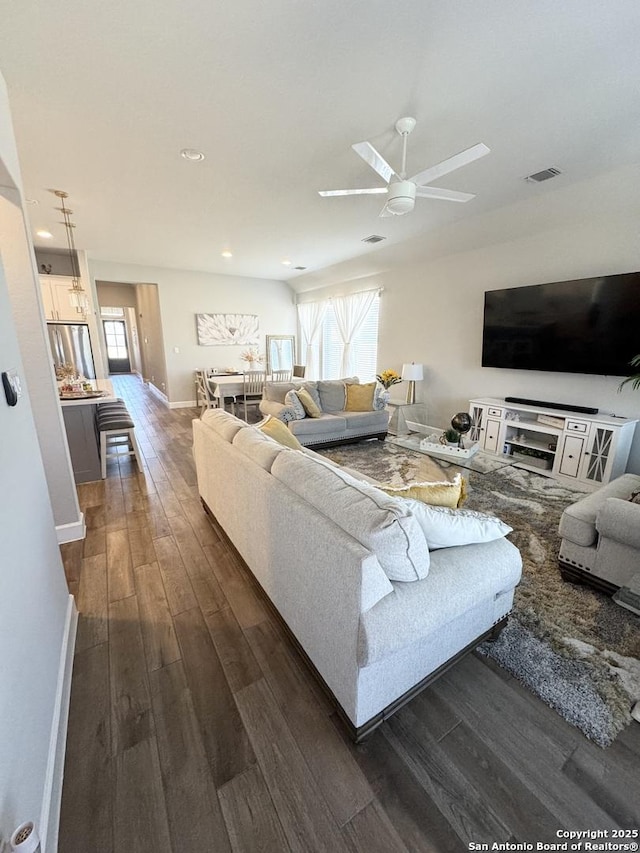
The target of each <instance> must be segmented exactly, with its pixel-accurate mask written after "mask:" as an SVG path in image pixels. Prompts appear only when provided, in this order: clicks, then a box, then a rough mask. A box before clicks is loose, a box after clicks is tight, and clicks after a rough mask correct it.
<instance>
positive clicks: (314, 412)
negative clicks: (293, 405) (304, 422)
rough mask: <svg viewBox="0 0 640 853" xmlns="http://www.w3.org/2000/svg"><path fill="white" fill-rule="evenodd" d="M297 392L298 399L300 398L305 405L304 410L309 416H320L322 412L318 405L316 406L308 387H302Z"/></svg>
mask: <svg viewBox="0 0 640 853" xmlns="http://www.w3.org/2000/svg"><path fill="white" fill-rule="evenodd" d="M296 394H297V395H298V400H300V402H301V403H302V405H303V406H304V410H305V412H306V413H307V414H308V415H309V417H310V418H319V417H320V415H321V414H322V412H321V411H320V409H319V408H318V406H316V404H315V402H314V399H313V397H312V396H311V394H310V393H309V392H308V391H307V389H306V388H300V390H299V391H296Z"/></svg>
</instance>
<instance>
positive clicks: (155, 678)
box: [59, 377, 640, 853]
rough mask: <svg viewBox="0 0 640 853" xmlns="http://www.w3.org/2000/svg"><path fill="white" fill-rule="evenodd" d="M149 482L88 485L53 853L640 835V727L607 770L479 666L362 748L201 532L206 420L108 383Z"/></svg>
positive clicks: (122, 471)
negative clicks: (629, 831)
mask: <svg viewBox="0 0 640 853" xmlns="http://www.w3.org/2000/svg"><path fill="white" fill-rule="evenodd" d="M115 384H116V386H117V390H118V393H119V394H120V395H121V396H123V397H125V398H126V400H127V402H128V404H129V407H130V409H131V411H132V413H133V415H134V418H135V422H136V433H137V434H138V436H139V442H140V446H141V449H142V453H143V455H144V470H143V471H142V472H138V471H137V469H136V467H135V465H131V464H129V463H128V462H124V461H123V462H122V463H121V464H120V465H118V463H116V462H113V463H110V466H109V472H108V478H107V480H105V481H104V482H98V483H88V484H85V485H82V486H80V487H79V493H80V501H81V505H82V509H83V510H84V512H85V515H86V520H87V526H88V533H87V538H86V539H85V540H84V542H78V543H70V544H68V545H66V546H63V552H64V554H63V556H64V562H65V567H66V571H67V576H68V580H69V585H70V588H71V590H72V592H73V593H74V594H75V595H76V596H77V603H78V608H79V610H80V622H79V630H78V639H77V647H76V656H75V665H74V672H73V684H72V695H71V710H70V719H69V736H68V744H67V759H66V765H65V782H64V791H63V801H62V817H61V828H60V846H59V850H60V853H103V851H105V853H106V851H109V853H124V851H127V853H138V851H139V852H140V853H142V851H144V853H164V852H165V851H173V853H203V851H215V853H218V851H220V853H222V851H229V850H233V851H241V853H250V851H263V853H271V851H273V853H280V851H300V853H315V851H327V853H336V851H363V853H376V851H380V853H390V852H391V851H463V850H467V849H468V845H469V843H470V842H493V841H508V840H510V841H519V842H522V841H531V842H535V841H549V842H551V841H554V840H558V839H557V838H556V833H557V831H558V830H561V829H574V830H575V829H606V828H614V827H633V826H638V824H639V822H640V819H639V818H640V806H639V797H638V790H639V789H638V779H639V778H640V726H639V725H637V724H634V725H633V726H632V727H631V728H629V729H627V730H626V731H625V732H623V734H622V735H620V736H619V738H618V739H617V741H616V743H615V744H614V745H613V746H612V747H610V748H609V749H607V750H601V749H599V748H598V747H596V746H593V745H592V744H591V743H590V742H589V741H587V740H586V739H585V738H584V737H583V736H582V735H581V734H580V733H579V732H578V731H577V730H576V729H574V728H572V727H571V726H569V725H568V724H566V723H565V722H564V721H563V720H561V719H560V718H559V717H558V716H557V715H556V714H555V713H554V712H553V711H551V710H550V709H549V708H547V707H546V706H545V705H544V704H543V703H542V702H540V701H539V700H537V699H536V698H535V697H533V696H531V695H530V694H529V693H527V691H526V690H524V689H523V688H522V687H521V686H520V685H519V684H518V683H517V682H516V681H515V680H514V679H512V678H511V677H510V676H508V675H507V674H506V673H504V672H502V671H501V670H499V669H498V668H497V667H495V666H489V665H488V664H487V663H486V662H484V661H483V660H482V659H480V658H478V657H476V656H474V655H471V656H468V657H467V658H466V659H465V660H464V661H462V662H461V663H460V664H458V665H457V666H456V667H454V668H453V669H452V670H451V671H450V672H449V673H447V674H446V675H445V676H443V677H442V678H441V679H439V681H438V682H437V683H436V684H435V685H434V686H432V687H431V688H429V689H428V690H426V691H425V692H424V693H422V694H421V695H420V696H419V697H417V698H416V699H414V700H413V701H412V702H411V703H410V704H409V705H408V706H407V707H406V708H405V709H403V710H402V711H400V712H399V713H398V714H396V715H395V717H393V718H392V719H391V720H390V721H388V722H387V723H385V724H384V725H383V726H382V727H381V728H380V729H378V731H377V732H376V733H375V734H374V735H373V736H372V738H371V739H370V740H369V741H368V742H366V743H365V744H363V745H361V746H358V747H355V746H353V745H352V744H351V743H350V742H349V741H348V740H347V739H346V737H345V735H344V732H343V729H342V727H341V725H340V722H339V720H338V719H337V718H336V715H335V713H334V711H333V709H332V706H331V705H330V704H329V703H328V701H327V700H326V699H325V697H324V696H323V694H321V693H320V691H319V689H318V688H317V686H316V684H315V682H314V681H313V680H312V679H311V678H310V676H309V675H308V673H307V671H306V669H305V667H304V665H303V664H302V662H301V660H300V659H299V658H298V657H297V655H296V652H295V651H293V650H292V648H291V647H290V646H289V644H288V642H287V640H286V639H285V637H284V636H283V634H282V633H281V631H280V630H279V628H278V626H277V625H276V624H275V623H274V621H273V619H272V618H271V616H270V615H269V613H268V611H267V610H266V609H265V607H264V605H263V604H262V603H261V601H260V599H259V597H258V596H257V595H256V593H255V591H254V589H253V587H252V585H251V583H250V582H249V581H248V580H247V578H246V577H245V575H244V573H243V571H242V569H241V568H240V566H239V565H238V563H237V561H236V559H235V558H234V556H233V554H232V553H231V552H230V550H229V549H228V548H227V547H226V546H225V544H224V543H223V542H222V541H220V539H219V538H218V536H217V535H216V534H215V533H214V531H213V529H212V527H211V526H210V524H209V522H208V521H207V519H206V517H205V515H204V513H203V511H202V509H201V506H200V503H199V500H198V495H197V489H196V478H195V471H194V465H193V459H192V456H191V420H192V419H193V418H194V417H196V416H197V415H198V412H197V411H196V410H193V409H177V410H173V411H169V410H167V409H166V408H165V407H164V406H163V405H162V404H161V403H160V402H159V401H158V400H157V399H156V398H155V397H154V396H153V395H152V394H150V393H149V392H148V390H147V389H146V388H145V387H144V386H143V385H142V384H141V383H140V382H139V380H138V379H137V378H135V377H118V378H116V379H115Z"/></svg>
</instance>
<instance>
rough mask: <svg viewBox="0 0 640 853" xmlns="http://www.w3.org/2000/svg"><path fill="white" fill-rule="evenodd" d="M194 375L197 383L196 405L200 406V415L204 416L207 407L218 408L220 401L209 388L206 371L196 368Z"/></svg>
mask: <svg viewBox="0 0 640 853" xmlns="http://www.w3.org/2000/svg"><path fill="white" fill-rule="evenodd" d="M194 376H195V383H196V405H198V406H200V416H201V417H202V415H203V414H204V413H205V412H206V410H207V409H216V408H217V407H218V402H217V400H216V398H215V397H214V396H213V394H212V393H211V389H210V388H209V382H208V379H207V373H206V371H205V370H196V371H195V372H194Z"/></svg>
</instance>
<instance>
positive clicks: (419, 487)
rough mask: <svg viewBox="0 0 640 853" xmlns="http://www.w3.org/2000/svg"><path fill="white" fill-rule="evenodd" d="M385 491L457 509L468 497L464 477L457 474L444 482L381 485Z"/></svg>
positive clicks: (395, 495) (400, 496) (433, 504)
mask: <svg viewBox="0 0 640 853" xmlns="http://www.w3.org/2000/svg"><path fill="white" fill-rule="evenodd" d="M379 488H380V489H382V491H383V492H386V493H387V494H388V495H393V497H396V498H413V499H414V500H417V501H422V503H425V504H430V505H431V506H445V507H450V508H451V509H456V508H457V507H459V506H460V504H461V503H462V501H463V500H464V499H465V497H466V489H465V485H464V479H463V478H462V476H461V475H460V474H456V475H455V477H454V478H453V480H443V481H442V482H432V483H430V482H427V483H408V484H407V485H406V486H391V485H386V484H384V485H381V486H379Z"/></svg>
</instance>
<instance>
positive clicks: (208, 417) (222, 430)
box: [201, 409, 247, 442]
mask: <svg viewBox="0 0 640 853" xmlns="http://www.w3.org/2000/svg"><path fill="white" fill-rule="evenodd" d="M201 420H202V422H203V423H205V424H207V426H209V427H211V429H212V430H213V431H214V432H215V433H217V434H218V435H219V436H220V438H224V439H225V441H229V442H231V441H233V438H234V436H235V434H236V433H237V432H239V431H240V430H241V429H244V428H245V427H246V426H247V424H246V423H245V422H244V421H241V420H240V419H239V418H236V417H234V416H233V415H231V414H229V412H225V411H224V409H208V410H207V411H206V412H205V413H204V414H203V415H202V418H201Z"/></svg>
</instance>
